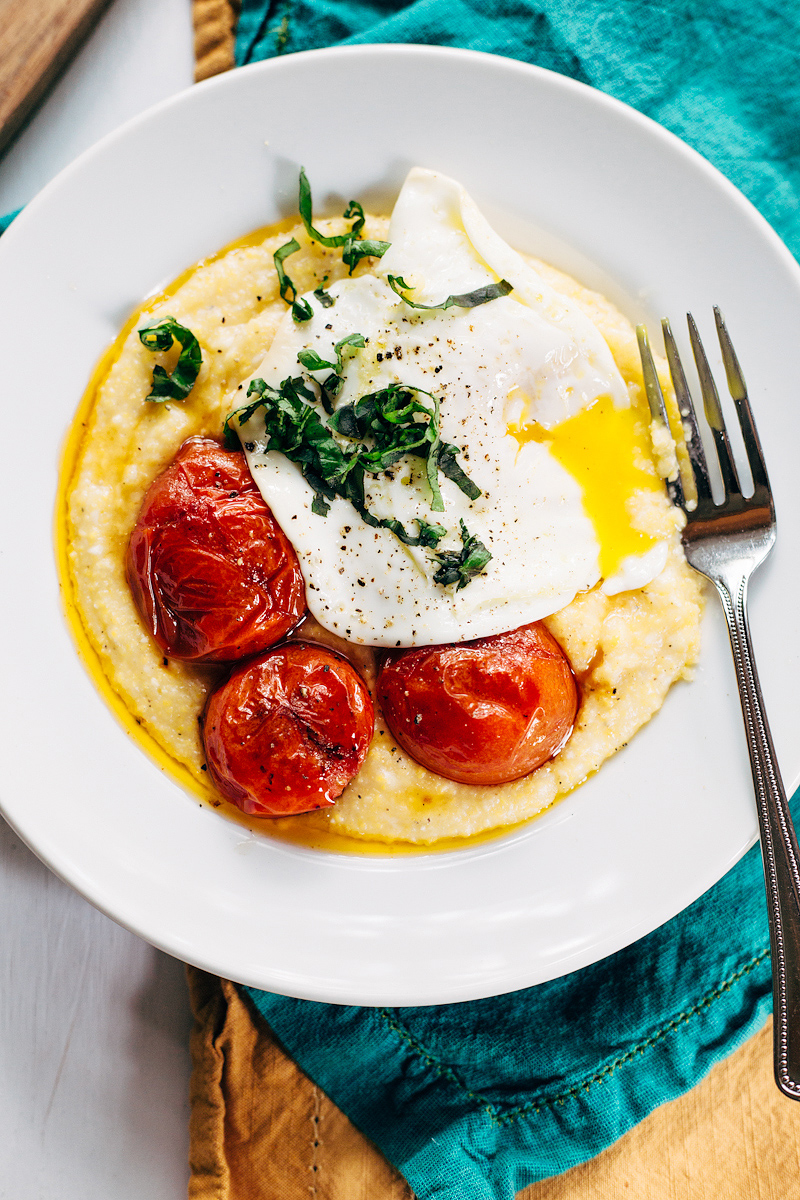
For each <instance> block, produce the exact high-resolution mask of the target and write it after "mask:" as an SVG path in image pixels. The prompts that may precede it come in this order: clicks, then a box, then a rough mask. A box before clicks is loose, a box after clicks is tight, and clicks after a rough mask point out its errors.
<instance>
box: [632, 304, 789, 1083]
mask: <svg viewBox="0 0 800 1200" xmlns="http://www.w3.org/2000/svg"><path fill="white" fill-rule="evenodd" d="M714 317H715V320H716V324H717V334H718V336H719V343H720V346H721V348H722V360H723V363H724V364H725V373H726V375H727V378H728V389H729V391H730V393H731V396H732V397H733V400H734V403H735V405H736V412H737V416H738V418H739V425H740V427H741V431H742V437H743V439H744V445H745V450H746V453H747V461H748V463H749V464H750V472H751V474H752V477H753V493H752V495H749V496H745V495H743V493H742V488H741V485H740V483H739V476H738V472H737V469H736V465H735V463H734V460H733V455H732V454H731V448H730V443H729V441H728V433H727V430H726V428H725V421H724V419H723V415H722V408H721V407H720V402H719V394H718V392H717V389H716V386H715V384H714V379H713V376H712V374H711V370H710V368H709V365H708V359H707V358H706V355H705V351H704V350H703V345H702V342H701V341H700V335H699V334H698V332H697V326H696V325H695V322H694V319H693V318H692V315H691V313H690V314H688V321H689V337H690V340H691V343H692V351H693V353H694V359H695V362H696V364H697V373H698V376H699V378H700V387H701V390H702V393H703V402H704V406H705V413H706V419H707V420H708V424H709V426H710V427H711V432H712V434H713V437H714V443H715V447H716V453H717V458H718V460H719V468H720V473H721V475H722V482H723V489H724V498H723V500H722V503H721V504H715V503H714V500H713V497H712V494H711V484H710V481H709V474H708V465H707V462H706V457H705V454H704V452H703V444H702V442H701V440H700V435H699V432H698V428H697V418H696V415H695V410H694V405H693V403H692V398H691V396H690V394H689V389H688V387H687V385H686V377H685V375H684V372H683V367H682V366H681V361H680V358H679V356H678V350H677V347H676V345H675V339H674V338H673V336H672V331H671V329H670V326H669V321H666V320H665V321H662V327H663V331H664V345H665V347H666V351H667V361H668V363H669V369H670V374H671V376H672V382H673V386H674V388H675V394H676V397H677V401H678V407H679V409H680V413H681V417H682V418H683V422H684V433H685V440H686V448H687V451H688V454H689V458H690V461H691V465H692V474H693V476H694V486H695V489H696V492H697V498H696V500H694V498H692V497H690V496H689V495H688V494H687V493H688V492H689V489H688V488H684V484H683V481H682V480H681V477H680V472H677V474H676V475H675V477H674V478H671V479H668V480H667V488H668V491H669V494H670V497H671V499H672V501H673V503H675V504H677V505H678V506H679V507H680V508H682V509H683V511H684V513H685V514H686V525H685V527H684V530H683V535H682V537H683V547H684V551H685V554H686V559H687V562H689V563H690V564H691V566H693V567H694V569H695V570H696V571H699V572H700V574H701V575H705V576H706V578H707V579H710V580H711V582H712V583H713V584H714V586H715V587H716V589H717V591H718V592H719V595H720V599H721V600H722V607H723V609H724V611H725V618H726V620H727V622H728V632H729V634H730V639H731V649H732V650H733V661H734V663H735V666H736V681H737V683H738V685H739V696H740V698H741V702H742V713H743V715H744V724H745V730H746V732H747V748H748V750H749V752H750V765H751V767H752V771H753V784H754V787H755V793H756V806H757V809H758V825H759V831H760V834H761V853H762V859H763V863H764V875H765V881H766V887H767V907H768V910H769V929H770V945H771V949H772V996H773V1007H774V1010H775V1024H774V1039H773V1046H774V1062H775V1082H776V1083H777V1085H778V1087H779V1088H780V1090H781V1091H782V1092H783V1094H784V1095H785V1096H789V1097H790V1098H791V1099H793V1100H800V853H798V847H797V837H796V835H795V832H794V827H793V825H792V818H791V816H790V813H789V807H788V805H787V803H786V793H785V791H784V788H783V783H782V782H781V776H780V771H779V770H778V764H777V761H776V758H775V749H774V747H773V744H772V737H771V735H770V731H769V725H768V723H767V716H766V713H765V711H764V701H763V699H762V696H761V688H760V686H759V682H758V674H757V672H756V664H755V659H754V657H753V650H752V647H751V644H750V630H749V628H748V623H747V585H748V581H749V579H750V576H751V574H752V573H753V571H754V570H755V569H756V567H758V566H759V565H760V564H761V563H762V562H763V561H764V559H765V558H766V557H767V555H768V554H769V552H770V550H771V549H772V546H773V544H774V542H775V507H774V505H773V502H772V493H771V491H770V486H769V479H768V478H767V469H766V466H765V465H764V455H763V453H762V450H761V443H760V442H759V439H758V433H757V432H756V427H755V423H754V421H753V414H752V412H751V409H750V402H749V400H748V398H747V388H746V386H745V382H744V376H743V375H742V372H741V368H740V367H739V363H738V360H737V358H736V354H735V353H734V349H733V345H732V344H731V340H730V337H729V336H728V331H727V329H726V327H725V322H724V320H723V318H722V314H721V313H720V311H719V309H718V308H715V309H714ZM636 333H637V336H638V338H639V351H640V354H641V357H642V368H643V372H644V381H645V389H646V391H647V398H648V401H649V403H650V411H651V414H652V416H653V419H654V420H656V421H662V422H663V423H664V424H665V425H666V427H667V429H669V422H668V419H667V413H666V408H665V406H664V397H663V395H662V393H661V387H660V385H659V382H658V376H657V374H656V370H655V367H654V365H653V358H652V355H651V353H650V347H649V346H648V343H647V334H646V331H645V329H644V326H642V325H640V326H638V328H637V330H636Z"/></svg>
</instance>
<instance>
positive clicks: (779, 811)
mask: <svg viewBox="0 0 800 1200" xmlns="http://www.w3.org/2000/svg"><path fill="white" fill-rule="evenodd" d="M726 576H727V572H726V575H725V576H723V577H717V578H715V579H714V583H715V585H716V588H717V591H718V592H719V594H720V598H721V599H722V606H723V609H724V611H725V617H726V620H727V622H728V633H729V634H730V639H731V648H732V650H733V661H734V663H735V666H736V682H737V683H738V685H739V696H740V698H741V701H742V714H743V716H744V724H745V730H746V732H747V748H748V750H749V753H750V765H751V767H752V771H753V785H754V787H755V793H756V806H757V809H758V825H759V831H760V834H761V855H762V859H763V863H764V875H765V879H766V885H767V907H768V910H769V933H770V946H771V950H772V997H773V1009H774V1014H775V1017H774V1027H773V1049H774V1061H775V1082H776V1083H777V1085H778V1087H779V1088H780V1090H781V1091H782V1092H783V1094H784V1095H785V1096H789V1097H790V1098H791V1099H793V1100H800V853H798V847H797V836H796V834H795V831H794V826H793V824H792V818H791V814H790V812H789V806H788V804H787V802H786V792H785V791H784V788H783V783H782V781H781V774H780V771H779V769H778V763H777V759H776V757H775V748H774V746H773V744H772V736H771V734H770V729H769V724H768V722H767V715H766V712H765V711H764V700H763V697H762V695H761V687H760V685H759V682H758V673H757V671H756V664H755V659H754V657H753V649H752V646H751V643H750V630H749V627H748V623H747V582H748V575H745V574H742V573H741V572H740V571H739V570H737V569H736V568H732V569H731V572H730V577H726Z"/></svg>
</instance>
